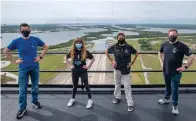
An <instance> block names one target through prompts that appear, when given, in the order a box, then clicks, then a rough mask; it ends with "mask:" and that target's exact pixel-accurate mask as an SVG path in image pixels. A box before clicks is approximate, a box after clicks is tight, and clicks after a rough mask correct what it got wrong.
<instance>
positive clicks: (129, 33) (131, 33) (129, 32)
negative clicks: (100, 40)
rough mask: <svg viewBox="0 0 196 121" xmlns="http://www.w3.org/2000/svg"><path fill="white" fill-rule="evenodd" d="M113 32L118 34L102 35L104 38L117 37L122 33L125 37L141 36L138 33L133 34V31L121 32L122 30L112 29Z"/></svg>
mask: <svg viewBox="0 0 196 121" xmlns="http://www.w3.org/2000/svg"><path fill="white" fill-rule="evenodd" d="M112 31H117V32H113V33H112V34H102V36H104V37H116V36H117V34H118V33H120V32H122V33H124V34H125V35H139V33H138V32H132V31H120V30H115V29H112Z"/></svg>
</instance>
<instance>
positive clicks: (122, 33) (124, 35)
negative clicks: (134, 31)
mask: <svg viewBox="0 0 196 121" xmlns="http://www.w3.org/2000/svg"><path fill="white" fill-rule="evenodd" d="M120 35H122V36H124V37H125V34H124V33H118V35H117V38H118V37H119V36H120Z"/></svg>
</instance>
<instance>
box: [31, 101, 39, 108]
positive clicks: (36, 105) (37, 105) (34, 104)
mask: <svg viewBox="0 0 196 121" xmlns="http://www.w3.org/2000/svg"><path fill="white" fill-rule="evenodd" d="M32 105H33V106H34V107H35V108H37V109H40V108H41V104H40V103H39V102H38V101H37V102H35V103H32Z"/></svg>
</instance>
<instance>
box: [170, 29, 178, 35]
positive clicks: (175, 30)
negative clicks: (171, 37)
mask: <svg viewBox="0 0 196 121" xmlns="http://www.w3.org/2000/svg"><path fill="white" fill-rule="evenodd" d="M172 31H175V32H176V33H177V34H178V31H177V30H176V29H170V30H169V31H168V34H169V33H170V32H172Z"/></svg>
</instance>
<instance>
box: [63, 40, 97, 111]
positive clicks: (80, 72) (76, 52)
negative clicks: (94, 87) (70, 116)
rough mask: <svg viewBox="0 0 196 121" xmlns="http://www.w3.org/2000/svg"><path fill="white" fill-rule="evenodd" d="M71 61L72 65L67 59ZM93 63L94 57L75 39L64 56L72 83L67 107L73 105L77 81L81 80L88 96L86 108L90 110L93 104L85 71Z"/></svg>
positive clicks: (80, 41) (81, 41)
mask: <svg viewBox="0 0 196 121" xmlns="http://www.w3.org/2000/svg"><path fill="white" fill-rule="evenodd" d="M69 58H71V59H72V63H70V62H69V61H68V59H69ZM86 59H90V60H91V61H90V63H89V64H88V65H86ZM94 61H95V59H94V56H93V55H92V54H91V53H90V52H89V51H88V50H87V49H86V47H85V44H84V42H83V40H81V39H79V38H77V39H76V40H75V41H74V42H73V44H72V47H71V49H70V52H69V53H68V54H67V55H66V63H67V65H68V66H69V67H70V68H71V70H72V82H73V91H72V98H71V99H70V101H69V103H68V105H67V106H68V107H70V106H72V105H73V104H74V103H75V95H76V92H77V87H78V80H79V78H81V80H82V83H84V86H85V88H86V92H87V94H88V99H89V100H88V102H87V105H86V108H91V107H92V104H93V100H92V96H91V91H90V87H89V84H88V73H87V70H88V69H89V68H90V67H91V66H92V64H93V62H94Z"/></svg>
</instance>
